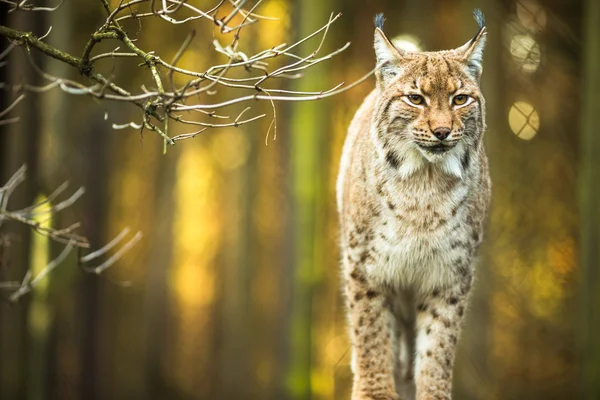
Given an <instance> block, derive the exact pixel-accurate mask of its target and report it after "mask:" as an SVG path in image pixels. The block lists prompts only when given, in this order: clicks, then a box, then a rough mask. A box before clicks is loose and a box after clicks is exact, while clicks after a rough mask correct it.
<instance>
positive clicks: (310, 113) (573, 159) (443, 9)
mask: <svg viewBox="0 0 600 400" xmlns="http://www.w3.org/2000/svg"><path fill="white" fill-rule="evenodd" d="M42 3H43V2H42ZM42 3H37V4H42ZM110 3H111V4H112V5H115V4H117V3H118V1H115V0H112V1H111V2H110ZM191 3H193V4H195V5H196V6H198V7H199V8H203V9H209V8H211V7H212V6H214V4H215V3H217V1H214V0H197V1H196V0H194V1H191ZM53 4H54V2H53ZM599 4H600V2H598V1H596V0H543V1H542V0H537V1H536V0H420V1H416V0H371V1H368V2H364V1H358V0H344V1H343V0H267V1H264V2H263V3H262V4H261V5H260V7H259V8H258V9H257V12H260V13H261V14H263V15H268V16H273V17H278V18H280V19H279V20H278V21H268V20H265V21H261V22H260V23H259V24H257V25H253V26H250V27H248V29H246V30H245V31H244V32H243V35H242V36H241V39H240V41H241V42H240V43H241V44H240V46H243V48H245V49H251V50H252V51H257V50H260V49H264V48H270V47H272V46H274V45H277V44H279V43H282V42H288V43H290V42H293V41H294V40H297V39H298V38H300V37H303V36H305V35H306V34H308V33H310V32H312V31H314V30H315V29H317V28H319V27H321V26H322V25H323V24H324V23H326V22H327V19H328V18H329V15H330V13H331V12H338V11H341V12H342V13H343V16H342V18H341V19H340V20H338V21H337V22H336V23H335V24H334V25H332V27H331V29H330V32H329V36H328V38H327V40H326V41H325V44H324V46H325V47H326V48H328V49H329V51H331V50H333V49H335V48H337V47H339V46H341V45H343V44H344V43H346V42H347V41H350V42H352V45H351V47H350V48H349V49H348V50H346V51H345V52H343V53H341V54H339V55H338V56H336V57H334V58H333V59H332V60H330V61H327V62H325V63H321V64H319V65H318V66H315V67H314V68H310V69H308V70H306V71H305V72H306V76H305V77H304V78H302V79H299V80H297V81H295V80H289V81H288V80H285V81H282V87H283V88H287V89H294V90H315V91H319V90H323V89H326V88H330V87H333V86H335V85H336V84H338V83H340V82H342V81H345V82H352V81H354V80H356V79H358V78H360V77H361V76H363V75H364V74H366V73H367V72H368V71H369V70H371V69H372V68H373V67H374V55H373V50H372V40H373V23H372V17H373V16H374V15H375V13H377V12H384V13H385V15H386V18H387V23H386V26H385V30H386V32H387V33H388V35H390V36H391V37H394V36H396V35H401V36H400V40H401V41H402V43H403V45H405V46H406V47H407V48H412V49H422V50H436V49H447V48H453V47H457V46H459V45H461V44H463V43H464V42H466V41H467V40H469V39H470V38H471V37H472V36H473V34H474V33H475V31H476V24H475V22H474V21H473V19H472V11H473V9H474V8H476V7H478V8H481V9H482V10H483V11H484V13H485V16H486V20H487V24H488V29H489V34H488V45H487V48H486V52H485V57H484V59H485V65H484V74H483V91H484V94H485V96H486V99H487V118H488V130H487V133H486V138H485V140H486V144H487V152H488V155H489V158H490V168H491V173H492V180H493V201H492V210H491V219H490V223H489V227H488V233H487V239H486V240H485V245H484V247H483V249H482V252H481V257H480V266H479V272H478V273H479V276H478V282H477V285H476V289H475V293H474V295H473V296H472V302H471V307H470V309H469V314H468V318H467V324H466V329H465V332H464V336H463V340H462V342H461V348H460V352H459V355H458V361H457V365H456V375H455V398H456V399H481V400H484V399H545V400H549V399H572V398H589V399H598V398H600V389H599V385H600V373H599V370H600V354H599V344H598V338H599V337H600V331H598V327H600V322H599V318H600V317H599V316H598V308H597V305H598V304H599V303H598V296H600V294H598V293H600V277H599V276H598V271H597V269H598V260H599V258H598V250H597V248H598V246H599V245H600V243H599V241H598V236H597V235H598V228H597V226H598V224H599V223H600V218H599V215H598V213H599V211H598V203H597V202H596V201H598V193H596V192H599V191H598V188H597V186H598V184H599V183H600V180H597V179H598V178H600V177H599V174H600V169H599V168H598V161H596V160H595V158H598V154H594V149H595V150H596V151H598V150H600V146H599V145H598V144H599V139H598V138H596V136H597V135H595V134H594V131H595V130H597V126H598V124H599V123H600V110H599V109H598V104H600V94H599V92H600V86H599V83H598V79H599V78H598V75H597V74H598V68H600V62H599V57H600V30H599V28H598V26H599V25H600V6H599ZM4 6H5V5H4ZM1 18H2V21H1V23H2V24H3V25H6V24H8V25H9V26H13V27H20V29H22V30H25V31H32V32H34V33H36V34H37V35H43V34H44V33H46V31H47V30H48V26H50V25H52V27H53V29H52V32H51V34H50V35H49V36H48V38H47V39H46V41H47V42H48V43H50V44H52V45H54V46H56V47H58V48H60V49H62V50H65V51H70V52H73V53H76V54H80V51H81V49H83V47H84V45H85V42H86V41H87V40H88V37H89V35H90V34H91V32H93V30H94V29H96V28H97V27H98V26H99V25H101V24H102V23H103V21H104V20H105V19H106V14H105V12H104V10H103V8H102V5H101V3H100V2H99V1H94V0H85V1H82V0H79V1H75V0H67V1H65V3H64V4H63V5H62V6H61V7H60V8H59V9H58V10H57V11H55V12H52V13H42V12H38V13H21V14H20V13H18V12H16V13H11V14H10V15H8V14H7V13H6V7H5V8H4V9H3V11H2V14H1ZM191 27H194V28H195V29H196V30H197V37H196V40H195V41H194V43H193V44H192V46H191V47H190V50H189V51H188V53H187V55H186V56H185V57H184V58H183V59H182V60H181V65H184V66H185V67H186V68H188V69H193V70H197V71H202V70H204V69H206V68H207V67H208V66H210V65H213V64H217V63H221V62H223V61H224V60H226V59H225V58H224V57H223V55H221V54H219V53H217V52H215V51H214V50H213V49H212V47H211V42H212V40H213V38H214V37H215V35H216V36H217V37H220V36H219V35H220V34H217V33H215V30H216V29H215V26H214V25H213V24H211V23H210V22H206V21H203V20H199V21H194V22H190V23H188V24H183V25H177V26H173V25H169V24H167V23H165V22H164V21H161V20H156V21H154V20H153V21H147V22H145V24H144V26H143V27H142V29H141V30H140V32H139V35H138V37H139V43H141V45H142V44H143V46H145V48H146V49H156V50H157V52H162V53H166V54H171V55H172V54H174V53H175V52H176V51H177V49H178V48H179V46H180V44H181V41H182V40H183V39H184V38H185V36H186V35H187V33H188V32H189V30H190V29H191ZM315 40H316V41H317V42H318V40H319V39H315ZM1 43H2V46H1V47H2V49H3V48H5V47H6V45H7V43H8V42H7V41H6V39H2V41H1ZM317 44H318V43H317ZM311 46H312V47H311ZM314 47H315V44H314V43H308V44H307V45H306V46H304V45H303V47H302V49H303V50H304V51H305V53H306V52H310V51H312V49H314ZM33 54H34V55H35V59H36V62H37V63H38V65H40V66H42V67H43V69H44V70H46V71H50V72H52V73H53V74H54V75H69V74H72V73H76V71H71V69H72V67H70V66H67V65H64V64H61V63H59V62H56V61H54V60H49V59H48V58H47V57H44V56H42V55H40V53H39V52H35V51H33ZM109 65H113V64H110V63H109ZM114 65H115V67H114V68H115V70H114V73H115V74H118V75H120V76H126V77H127V79H128V80H130V81H131V82H133V83H135V84H136V85H138V86H139V85H140V84H143V83H145V82H143V81H142V78H141V75H140V74H139V73H138V71H139V69H138V68H137V66H136V65H135V64H133V65H130V64H125V63H123V64H120V63H115V64H114ZM0 73H1V74H2V81H6V80H7V79H9V78H11V77H12V78H14V79H16V80H17V81H18V80H23V81H28V82H38V83H39V80H40V79H41V78H40V77H39V75H38V74H36V73H35V72H34V71H32V70H31V68H29V67H28V65H27V64H26V63H13V64H9V65H7V66H4V67H3V68H2V69H1V70H0ZM144 76H145V75H144ZM14 79H13V80H14ZM373 86H374V80H373V79H371V80H369V81H368V82H365V83H363V84H361V85H360V86H358V87H356V88H354V89H352V90H350V91H347V92H344V93H342V94H341V95H339V96H334V97H331V98H328V99H324V100H319V101H315V102H302V103H300V102H288V103H277V104H276V110H277V137H276V139H275V140H274V138H273V132H271V133H270V136H269V137H266V135H267V131H268V129H269V124H270V122H271V114H272V109H271V105H270V104H269V102H266V101H264V102H254V103H252V104H251V105H252V107H253V109H254V110H259V112H264V113H266V114H267V115H268V117H267V118H263V119H262V120H259V121H256V122H254V123H252V124H248V125H244V126H242V127H239V128H234V127H231V128H221V129H209V130H207V131H205V132H203V133H202V134H200V135H198V136H197V137H196V138H194V139H191V140H186V141H183V142H180V143H177V145H176V146H173V147H170V148H169V151H168V152H167V153H166V154H165V155H163V153H162V139H161V138H160V137H159V136H158V135H156V134H153V133H151V132H146V133H145V134H144V136H143V137H140V134H139V132H138V131H136V130H134V129H131V130H124V131H123V130H120V131H115V130H113V129H111V125H112V124H113V123H123V122H124V121H128V118H132V117H131V115H132V114H131V113H134V112H136V113H139V110H137V109H135V107H133V106H131V105H128V104H125V105H123V104H121V103H111V102H108V101H97V100H94V99H91V98H88V97H80V96H71V95H68V94H66V93H64V92H61V91H60V90H57V89H55V90H53V91H50V92H48V93H45V94H43V95H39V96H28V97H27V98H26V99H25V100H24V102H23V103H22V104H21V105H20V107H19V109H18V114H19V115H21V121H20V122H19V123H17V124H12V125H5V126H0V183H1V184H4V182H6V181H7V180H8V178H9V177H10V176H11V175H12V174H13V173H14V172H15V171H16V170H17V169H18V168H19V167H20V166H21V165H22V164H27V166H28V179H27V181H26V182H25V183H24V184H23V185H22V186H21V187H20V190H19V191H18V192H17V193H16V194H15V195H14V196H13V199H11V201H12V202H13V204H16V205H18V206H26V205H28V204H32V203H33V202H34V201H35V199H39V198H40V197H43V196H48V195H49V194H50V192H52V190H53V189H54V188H56V187H57V186H58V185H59V184H60V183H62V182H63V181H65V180H69V181H71V183H72V184H73V185H75V186H79V185H84V186H85V187H86V189H87V192H86V195H85V196H84V197H83V198H82V199H81V200H80V201H79V202H78V203H76V204H75V205H74V206H73V207H70V208H68V209H67V210H65V211H63V212H61V213H59V214H56V215H55V216H54V217H53V220H52V224H54V225H56V226H67V225H69V224H70V223H72V222H74V221H81V222H82V232H83V233H84V234H85V235H86V236H87V237H89V238H90V240H91V242H92V245H93V247H94V248H98V247H101V246H102V245H104V244H105V243H106V242H108V241H109V240H110V239H111V238H112V237H114V236H115V235H116V234H117V233H118V232H119V231H120V230H121V229H122V228H123V227H124V226H129V227H131V228H132V229H133V230H136V231H137V230H141V231H142V232H143V233H144V238H143V239H142V240H141V241H140V242H139V243H138V244H137V245H136V246H135V247H134V248H133V249H132V250H131V251H129V252H128V253H127V254H126V255H125V256H124V257H123V259H122V260H120V261H119V262H118V263H117V264H115V265H114V266H112V267H111V268H110V269H108V270H107V271H105V272H104V274H102V275H100V276H96V275H93V274H86V273H85V272H82V271H81V270H80V269H78V267H77V264H76V259H75V257H74V256H71V257H69V258H68V259H67V261H66V262H65V263H64V265H61V266H60V267H58V268H57V269H56V270H54V271H53V272H52V273H51V274H50V275H49V276H48V277H47V279H46V280H45V281H44V282H43V283H41V284H40V285H38V286H37V287H36V288H35V290H34V291H32V293H31V294H29V295H27V296H24V297H23V298H22V299H21V300H20V301H19V302H18V303H16V304H12V303H10V302H8V301H2V300H0V399H2V400H4V399H6V400H13V399H15V400H16V399H31V400H33V399H61V400H66V399H89V400H93V399H218V400H230V399H231V400H234V399H236V400H237V399H240V400H245V399H257V400H258V399H277V400H285V399H294V400H295V399H298V400H300V399H302V400H305V399H340V400H341V399H348V398H349V391H350V385H351V372H350V366H349V362H350V352H349V342H348V337H347V333H346V321H345V313H344V305H343V301H342V298H341V295H340V282H339V276H338V267H337V265H338V247H337V232H338V225H337V215H336V210H335V196H334V187H335V177H336V174H337V170H338V161H339V156H340V152H341V146H342V143H343V140H344V137H345V134H346V128H347V126H348V124H349V122H350V119H351V118H352V116H353V114H354V112H355V110H356V109H357V107H358V106H359V104H360V103H361V101H362V99H363V98H364V96H365V95H366V94H367V93H369V92H370V91H371V90H372V88H373ZM219 96H220V94H219V93H217V94H216V95H215V98H217V99H218V98H219ZM12 98H13V95H12V94H11V93H10V92H2V101H3V106H2V109H4V108H5V107H6V105H7V104H9V103H10V102H11V101H12V100H11V99H12ZM105 113H106V114H107V115H108V119H105ZM172 129H174V130H175V132H177V131H176V130H177V129H181V128H178V127H173V128H172ZM187 130H188V131H189V129H187ZM8 232H10V233H11V235H14V237H17V238H18V239H16V240H12V241H11V246H10V248H9V247H8V246H4V247H3V248H2V251H3V252H4V253H5V254H7V253H10V257H9V259H8V261H7V259H4V261H3V263H2V265H1V268H2V269H1V270H0V280H1V279H11V280H20V279H22V277H23V276H24V275H25V272H26V270H27V269H29V268H30V267H31V268H32V269H33V270H34V271H36V270H39V269H40V268H41V267H43V266H44V265H45V264H46V263H47V262H48V260H51V259H52V258H54V257H56V255H57V254H58V253H60V251H61V249H62V246H61V245H57V244H55V243H53V242H51V241H49V240H48V239H47V238H43V237H41V236H39V235H37V234H33V233H31V232H30V231H29V230H28V229H25V228H23V227H20V226H17V225H15V224H14V223H13V224H12V225H11V224H10V223H7V224H5V225H4V226H3V230H2V231H0V234H2V235H6V234H7V233H8ZM3 237H4V236H3ZM595 335H596V336H595Z"/></svg>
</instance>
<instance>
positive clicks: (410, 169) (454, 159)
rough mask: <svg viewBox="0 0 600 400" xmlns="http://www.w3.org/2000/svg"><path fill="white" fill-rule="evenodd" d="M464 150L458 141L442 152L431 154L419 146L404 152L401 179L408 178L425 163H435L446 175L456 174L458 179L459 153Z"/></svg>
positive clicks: (460, 177)
mask: <svg viewBox="0 0 600 400" xmlns="http://www.w3.org/2000/svg"><path fill="white" fill-rule="evenodd" d="M463 152H464V148H463V145H462V143H458V144H457V145H456V146H455V147H454V148H452V149H450V150H448V151H447V152H445V153H442V154H432V153H429V152H427V151H425V150H423V149H421V148H420V147H417V146H416V149H411V150H409V151H407V152H406V155H405V157H404V159H403V160H402V165H401V166H400V168H399V171H398V172H399V173H400V175H401V176H402V178H403V179H406V178H408V177H409V176H411V175H412V174H414V173H415V172H417V171H419V170H420V169H421V168H423V167H425V166H426V165H427V164H429V163H431V164H435V165H437V166H438V167H439V168H440V169H441V170H442V171H444V172H445V173H447V174H448V175H453V176H456V177H457V178H459V179H462V177H463V170H462V164H461V155H462V154H463Z"/></svg>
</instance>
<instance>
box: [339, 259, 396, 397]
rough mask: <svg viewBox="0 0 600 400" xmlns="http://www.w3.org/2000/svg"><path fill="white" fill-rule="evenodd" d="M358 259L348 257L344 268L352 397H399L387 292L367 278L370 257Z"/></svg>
mask: <svg viewBox="0 0 600 400" xmlns="http://www.w3.org/2000/svg"><path fill="white" fill-rule="evenodd" d="M358 258H359V260H357V261H352V260H351V257H348V256H347V257H346V263H345V268H344V270H345V271H344V272H345V273H344V275H345V280H346V290H345V292H346V298H347V304H348V320H349V322H350V336H351V339H352V346H353V370H354V385H353V389H352V400H398V395H397V394H396V391H395V388H394V355H393V352H392V326H391V314H390V311H389V309H388V307H387V306H386V299H385V296H384V294H383V293H382V292H381V291H380V290H379V289H378V288H376V287H373V286H372V285H371V284H369V282H368V281H367V278H366V274H365V266H364V261H365V258H366V256H364V255H363V256H359V257H358ZM361 260H362V262H361Z"/></svg>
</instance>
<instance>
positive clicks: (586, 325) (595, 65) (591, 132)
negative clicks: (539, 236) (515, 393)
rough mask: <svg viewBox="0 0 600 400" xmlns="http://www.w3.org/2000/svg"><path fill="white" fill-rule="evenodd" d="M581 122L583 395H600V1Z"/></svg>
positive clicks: (589, 31)
mask: <svg viewBox="0 0 600 400" xmlns="http://www.w3.org/2000/svg"><path fill="white" fill-rule="evenodd" d="M584 15H585V17H584V21H585V25H584V40H585V44H584V46H583V54H584V76H583V83H584V85H583V88H582V89H583V93H584V97H583V121H582V128H583V131H582V148H581V149H582V150H581V151H582V156H583V159H582V163H581V165H582V175H581V227H582V232H581V233H582V240H581V241H582V246H583V247H582V253H581V258H582V264H581V265H582V279H581V281H582V284H583V287H582V292H583V294H582V300H583V344H582V347H581V348H582V349H583V368H582V370H583V390H582V394H583V398H585V399H590V400H591V399H598V398H600V342H599V341H598V337H600V272H599V271H598V267H599V266H600V187H599V186H598V183H599V182H600V158H599V157H598V154H599V152H600V136H599V135H598V123H599V122H600V121H599V118H598V116H599V115H600V76H599V75H598V71H600V24H598V21H600V2H598V1H597V0H587V1H586V2H585V13H584Z"/></svg>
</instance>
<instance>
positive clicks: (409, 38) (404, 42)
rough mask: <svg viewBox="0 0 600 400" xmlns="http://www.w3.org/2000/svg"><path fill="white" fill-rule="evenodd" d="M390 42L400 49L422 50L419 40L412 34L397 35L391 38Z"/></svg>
mask: <svg viewBox="0 0 600 400" xmlns="http://www.w3.org/2000/svg"><path fill="white" fill-rule="evenodd" d="M392 44H393V45H394V46H396V48H397V49H400V50H405V51H410V52H416V51H422V49H421V41H420V40H419V39H418V38H417V37H416V36H413V35H398V36H396V37H395V38H393V39H392Z"/></svg>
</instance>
